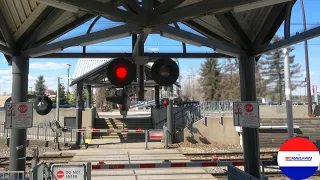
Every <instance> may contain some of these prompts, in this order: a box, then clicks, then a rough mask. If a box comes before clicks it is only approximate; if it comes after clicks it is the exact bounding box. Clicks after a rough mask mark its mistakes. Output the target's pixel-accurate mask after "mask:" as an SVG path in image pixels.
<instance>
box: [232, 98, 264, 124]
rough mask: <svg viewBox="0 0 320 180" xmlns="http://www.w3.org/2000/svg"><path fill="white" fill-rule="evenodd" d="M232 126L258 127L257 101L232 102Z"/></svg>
mask: <svg viewBox="0 0 320 180" xmlns="http://www.w3.org/2000/svg"><path fill="white" fill-rule="evenodd" d="M233 122H234V126H242V127H250V128H259V127H260V114H259V103H258V102H234V103H233Z"/></svg>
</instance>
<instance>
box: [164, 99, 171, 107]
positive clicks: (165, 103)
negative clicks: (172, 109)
mask: <svg viewBox="0 0 320 180" xmlns="http://www.w3.org/2000/svg"><path fill="white" fill-rule="evenodd" d="M169 101H170V99H168V98H163V99H162V104H163V105H164V106H168V105H169Z"/></svg>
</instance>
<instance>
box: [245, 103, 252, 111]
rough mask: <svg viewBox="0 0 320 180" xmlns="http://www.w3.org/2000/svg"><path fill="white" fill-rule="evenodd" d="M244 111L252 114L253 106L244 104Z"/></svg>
mask: <svg viewBox="0 0 320 180" xmlns="http://www.w3.org/2000/svg"><path fill="white" fill-rule="evenodd" d="M244 109H245V110H246V111H247V112H252V111H253V105H252V104H246V105H245V106H244Z"/></svg>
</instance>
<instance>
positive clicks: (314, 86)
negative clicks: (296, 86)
mask: <svg viewBox="0 0 320 180" xmlns="http://www.w3.org/2000/svg"><path fill="white" fill-rule="evenodd" d="M312 93H313V94H314V95H315V94H317V86H316V85H313V86H312Z"/></svg>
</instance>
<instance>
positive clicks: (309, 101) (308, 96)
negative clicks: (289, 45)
mask: <svg viewBox="0 0 320 180" xmlns="http://www.w3.org/2000/svg"><path fill="white" fill-rule="evenodd" d="M300 3H301V10H302V19H303V29H304V32H306V31H307V23H306V13H305V11H304V3H303V0H300ZM304 50H305V58H306V83H307V84H306V86H307V98H308V115H309V116H311V115H312V99H311V98H312V97H311V87H310V72H309V54H308V41H304Z"/></svg>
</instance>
